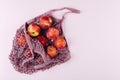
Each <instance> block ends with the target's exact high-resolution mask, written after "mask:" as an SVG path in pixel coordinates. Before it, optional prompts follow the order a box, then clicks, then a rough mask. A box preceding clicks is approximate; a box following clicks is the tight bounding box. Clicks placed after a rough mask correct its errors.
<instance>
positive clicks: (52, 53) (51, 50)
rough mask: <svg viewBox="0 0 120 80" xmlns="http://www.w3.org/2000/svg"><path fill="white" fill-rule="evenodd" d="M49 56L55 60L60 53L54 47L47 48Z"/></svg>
mask: <svg viewBox="0 0 120 80" xmlns="http://www.w3.org/2000/svg"><path fill="white" fill-rule="evenodd" d="M47 54H48V55H49V56H50V57H51V58H54V57H55V56H56V55H57V54H58V53H57V50H56V48H55V47H54V46H48V47H47Z"/></svg>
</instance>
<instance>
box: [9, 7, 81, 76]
mask: <svg viewBox="0 0 120 80" xmlns="http://www.w3.org/2000/svg"><path fill="white" fill-rule="evenodd" d="M60 10H68V12H65V14H64V15H63V16H62V19H57V18H55V17H54V15H53V13H54V12H55V11H60ZM67 13H80V11H79V10H76V9H73V8H68V7H64V8H61V9H53V10H50V11H48V12H46V13H44V14H42V15H40V16H37V17H35V18H33V19H31V20H29V21H27V22H26V23H25V24H23V25H22V26H21V27H20V28H19V29H18V30H17V32H16V35H15V37H14V40H13V46H12V51H11V53H10V55H9V59H10V61H11V63H12V64H13V66H14V68H15V69H16V70H17V71H18V72H21V73H25V74H32V73H34V72H37V71H39V70H46V69H49V68H51V67H53V66H55V65H57V64H61V63H64V62H66V61H68V60H69V59H70V51H69V48H68V44H67V41H66V39H65V36H64V33H63V30H62V27H63V26H62V22H63V20H64V19H65V15H66V14H67Z"/></svg>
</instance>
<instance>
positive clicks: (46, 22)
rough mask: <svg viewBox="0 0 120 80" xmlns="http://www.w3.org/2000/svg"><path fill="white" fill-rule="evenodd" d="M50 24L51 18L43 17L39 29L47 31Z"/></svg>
mask: <svg viewBox="0 0 120 80" xmlns="http://www.w3.org/2000/svg"><path fill="white" fill-rule="evenodd" d="M51 24H52V18H51V17H50V16H43V17H41V18H40V25H41V28H43V29H47V28H49V27H50V26H51Z"/></svg>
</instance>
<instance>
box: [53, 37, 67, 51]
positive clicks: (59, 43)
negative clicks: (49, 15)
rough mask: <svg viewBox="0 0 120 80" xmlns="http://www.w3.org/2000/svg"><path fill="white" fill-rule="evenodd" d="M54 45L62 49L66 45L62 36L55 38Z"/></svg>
mask: <svg viewBox="0 0 120 80" xmlns="http://www.w3.org/2000/svg"><path fill="white" fill-rule="evenodd" d="M54 45H55V46H56V47H57V48H59V49H62V48H64V47H65V46H66V41H65V39H64V38H63V37H59V38H57V39H56V40H55V42H54Z"/></svg>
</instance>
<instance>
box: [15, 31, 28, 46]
mask: <svg viewBox="0 0 120 80" xmlns="http://www.w3.org/2000/svg"><path fill="white" fill-rule="evenodd" d="M16 42H17V44H18V45H19V46H24V45H25V44H26V39H25V36H24V34H22V33H21V34H18V35H17V37H16Z"/></svg>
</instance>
